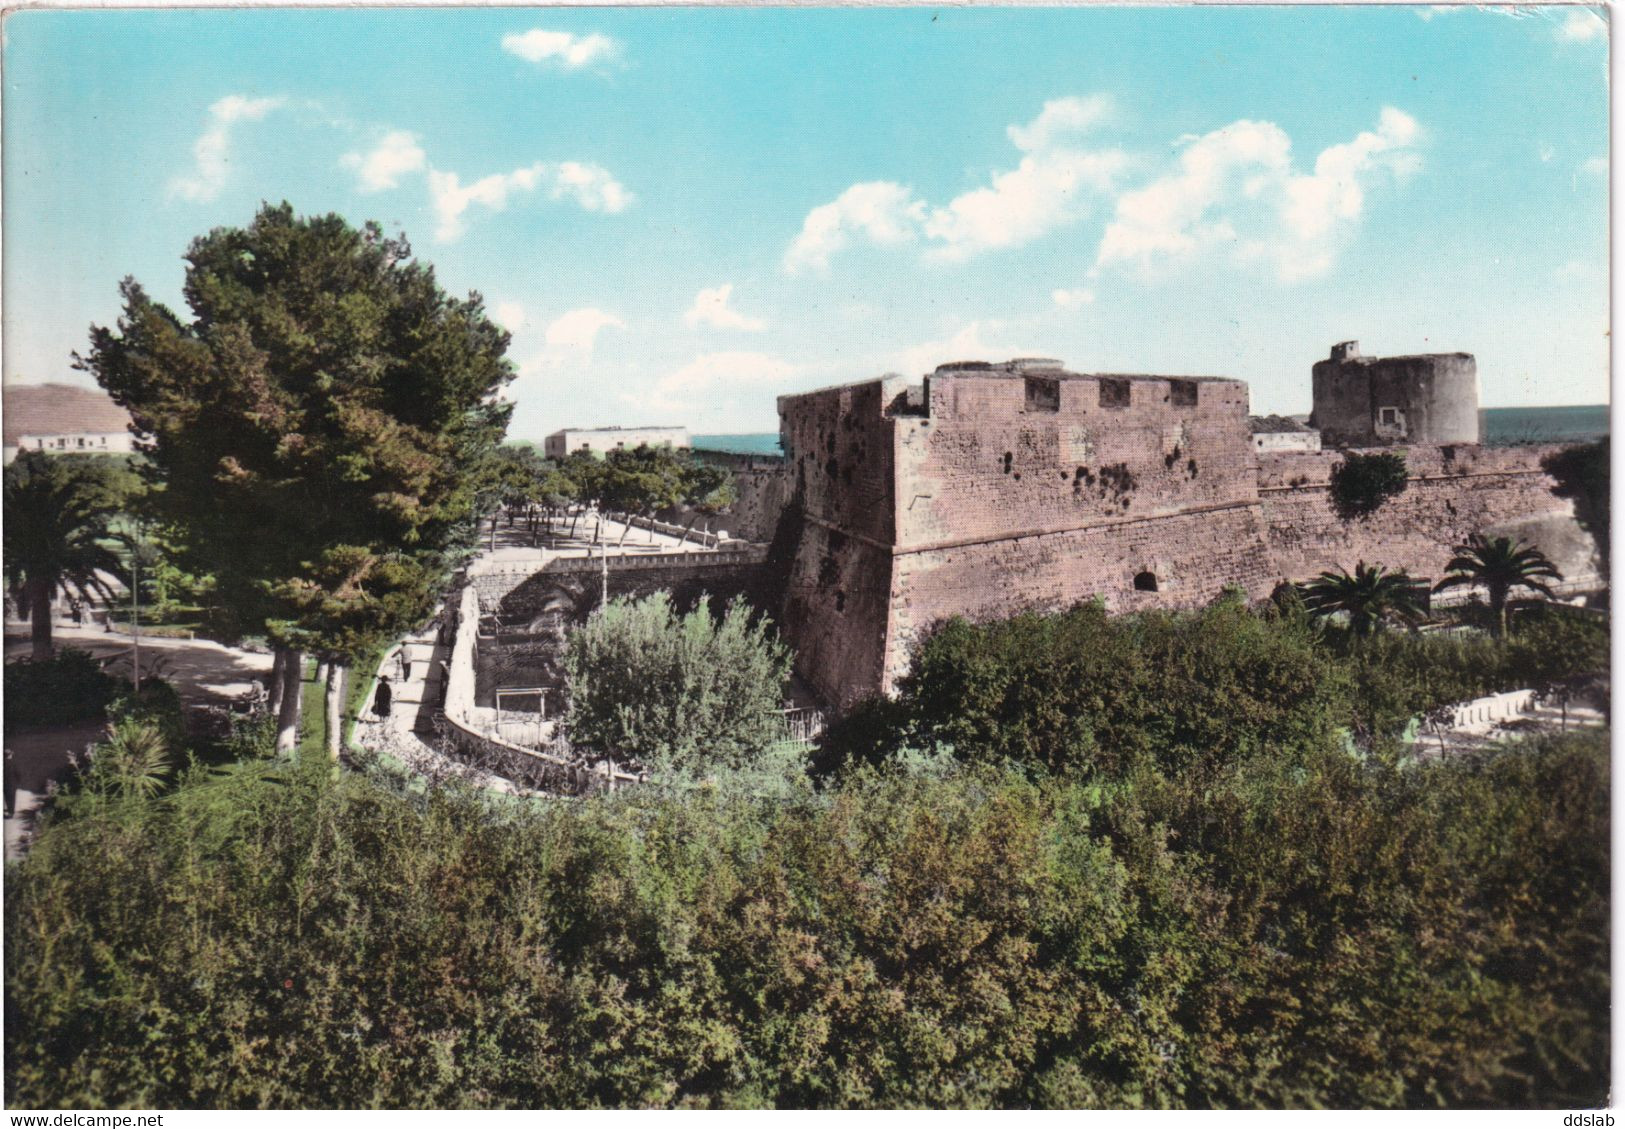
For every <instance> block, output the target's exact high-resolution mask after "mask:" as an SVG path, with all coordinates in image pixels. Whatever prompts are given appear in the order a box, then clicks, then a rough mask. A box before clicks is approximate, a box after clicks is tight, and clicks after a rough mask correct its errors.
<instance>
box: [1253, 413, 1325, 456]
mask: <svg viewBox="0 0 1625 1129" xmlns="http://www.w3.org/2000/svg"><path fill="white" fill-rule="evenodd" d="M1247 426H1248V428H1249V429H1250V430H1251V431H1252V433H1253V450H1255V451H1318V450H1320V432H1318V431H1316V430H1315V429H1314V428H1312V427H1310V426H1308V425H1307V424H1305V423H1303V422H1302V421H1300V420H1296V419H1293V418H1292V417H1291V416H1248V417H1247Z"/></svg>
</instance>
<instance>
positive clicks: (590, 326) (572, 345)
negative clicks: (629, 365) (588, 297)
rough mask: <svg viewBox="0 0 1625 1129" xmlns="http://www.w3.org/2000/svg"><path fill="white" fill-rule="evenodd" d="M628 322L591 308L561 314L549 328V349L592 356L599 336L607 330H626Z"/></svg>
mask: <svg viewBox="0 0 1625 1129" xmlns="http://www.w3.org/2000/svg"><path fill="white" fill-rule="evenodd" d="M625 328H626V322H624V321H622V320H621V319H620V318H618V317H616V316H615V315H614V314H608V313H605V312H604V311H603V310H598V309H594V308H592V307H591V306H588V307H585V308H583V309H579V310H571V311H569V312H568V313H565V314H561V315H560V316H559V317H558V318H556V319H554V320H553V321H552V322H551V323H550V324H549V325H548V327H547V333H546V335H545V338H544V339H545V340H546V341H547V345H548V348H550V349H555V350H558V351H560V352H570V353H578V354H584V355H585V356H587V357H591V356H592V351H593V349H594V347H595V346H596V345H597V343H598V335H599V334H600V333H602V332H603V331H604V330H606V329H625Z"/></svg>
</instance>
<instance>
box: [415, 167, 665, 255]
mask: <svg viewBox="0 0 1625 1129" xmlns="http://www.w3.org/2000/svg"><path fill="white" fill-rule="evenodd" d="M544 186H545V187H546V188H547V191H548V195H549V196H550V197H552V198H553V199H555V200H557V199H561V198H563V197H565V196H568V197H570V198H571V199H573V200H575V202H576V203H577V204H579V205H581V207H583V208H585V209H587V210H588V211H589V212H610V213H614V212H620V211H622V210H624V209H625V208H626V207H627V206H628V205H630V204H631V203H632V199H633V197H632V194H631V193H630V192H628V191H627V190H626V189H625V188H624V187H623V186H622V185H621V184H620V183H619V182H618V181H616V180H615V178H614V177H613V176H611V175H610V174H609V172H608V171H606V170H605V169H602V168H600V167H599V166H597V165H590V164H582V163H580V162H577V161H564V162H562V163H560V164H556V165H551V164H547V163H546V162H543V161H538V162H536V163H535V164H533V165H530V166H529V167H527V168H522V169H515V170H514V171H513V172H507V173H493V174H492V175H490V176H487V177H482V178H481V179H479V180H476V181H475V182H474V183H473V184H469V185H466V186H465V185H464V184H463V183H462V181H461V179H460V178H459V177H458V175H457V174H456V173H454V172H441V171H440V170H439V169H430V170H429V195H430V197H431V198H432V200H433V202H434V210H435V216H436V218H437V219H438V220H439V223H440V226H439V227H438V228H437V229H436V231H435V238H436V239H438V240H440V241H441V242H442V243H449V242H451V241H452V240H455V239H457V238H459V237H460V236H461V235H462V234H463V213H464V212H466V211H467V210H468V208H469V206H470V205H471V204H480V205H482V206H484V207H486V208H489V209H491V210H492V211H496V212H500V211H502V210H503V209H504V208H506V207H507V206H508V196H509V195H510V194H512V193H520V192H533V191H535V190H536V189H537V188H538V187H544Z"/></svg>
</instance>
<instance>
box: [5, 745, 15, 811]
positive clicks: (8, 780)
mask: <svg viewBox="0 0 1625 1129" xmlns="http://www.w3.org/2000/svg"><path fill="white" fill-rule="evenodd" d="M5 793H6V818H7V819H10V818H11V817H12V816H13V815H15V814H16V812H17V763H16V758H14V757H13V756H12V755H11V750H10V749H7V750H6V764H5Z"/></svg>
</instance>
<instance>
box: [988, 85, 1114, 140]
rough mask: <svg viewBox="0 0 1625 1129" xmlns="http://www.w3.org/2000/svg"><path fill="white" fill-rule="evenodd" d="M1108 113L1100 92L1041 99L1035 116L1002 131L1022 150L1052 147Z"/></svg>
mask: <svg viewBox="0 0 1625 1129" xmlns="http://www.w3.org/2000/svg"><path fill="white" fill-rule="evenodd" d="M1110 113H1111V99H1110V98H1108V97H1106V95H1104V94H1095V95H1091V96H1090V97H1088V98H1078V97H1071V98H1056V99H1054V100H1052V101H1049V102H1045V103H1044V108H1043V109H1042V110H1040V111H1039V113H1038V116H1037V117H1036V118H1034V119H1033V120H1032V121H1030V122H1028V123H1027V124H1026V125H1012V126H1007V127H1006V128H1005V131H1004V132H1005V133H1006V134H1007V135H1008V136H1009V138H1010V140H1011V141H1012V142H1014V143H1015V146H1016V148H1017V149H1020V150H1021V151H1022V152H1024V153H1034V152H1040V151H1042V150H1045V149H1049V148H1053V147H1054V146H1055V145H1056V143H1057V142H1059V141H1060V140H1061V139H1062V138H1064V137H1066V136H1067V135H1068V134H1074V133H1084V132H1086V131H1088V130H1090V129H1093V128H1094V127H1095V126H1097V125H1099V124H1100V123H1101V122H1102V121H1104V120H1105V119H1106V118H1107V116H1108V115H1109V114H1110Z"/></svg>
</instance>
